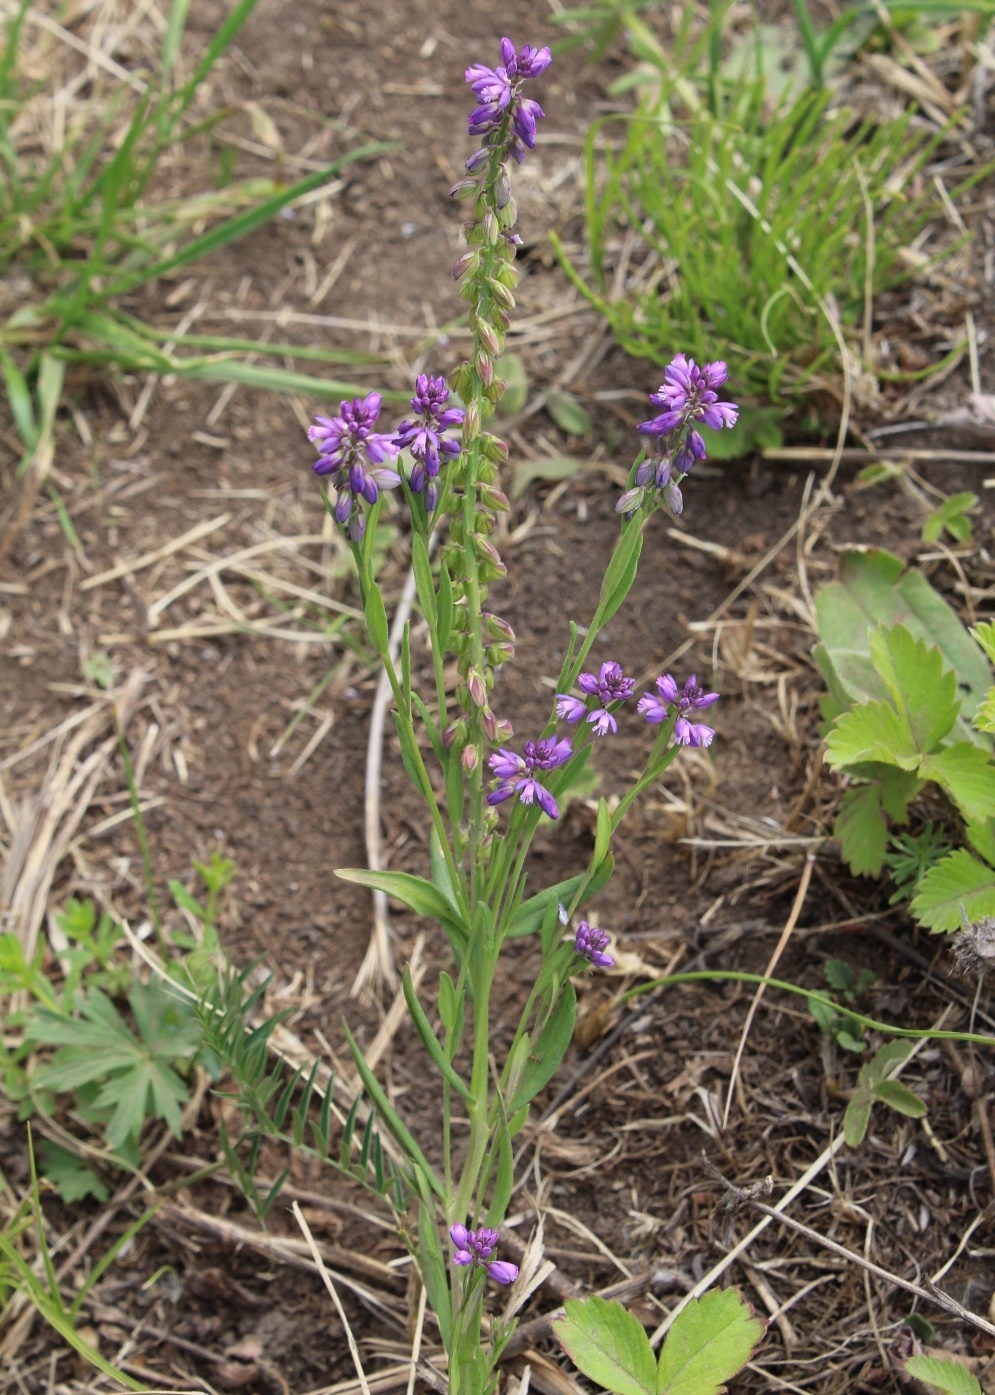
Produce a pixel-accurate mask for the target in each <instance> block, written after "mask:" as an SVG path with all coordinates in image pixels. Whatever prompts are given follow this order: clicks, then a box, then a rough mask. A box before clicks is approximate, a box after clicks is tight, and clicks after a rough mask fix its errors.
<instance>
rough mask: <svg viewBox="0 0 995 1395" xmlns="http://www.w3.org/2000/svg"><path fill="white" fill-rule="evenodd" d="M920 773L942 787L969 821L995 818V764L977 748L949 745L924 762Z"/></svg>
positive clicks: (962, 744) (965, 743)
mask: <svg viewBox="0 0 995 1395" xmlns="http://www.w3.org/2000/svg"><path fill="white" fill-rule="evenodd" d="M919 774H920V775H921V776H922V777H923V778H924V779H927V780H935V781H936V783H937V784H938V785H940V786H942V788H943V789H945V790H946V792H947V794H949V795H950V797H951V799H953V800H954V802H955V803H956V804H957V806H958V807H959V808H960V810H961V812H962V813H963V814H964V817H965V818H967V819H976V820H978V821H981V822H983V821H984V820H985V819H990V818H992V817H995V762H993V761H992V759H991V757H990V756H989V755H987V754H986V752H984V751H982V750H980V749H979V748H978V747H977V746H972V745H970V744H969V743H968V742H966V741H959V742H958V743H957V745H956V746H945V747H944V749H943V750H942V751H938V752H937V753H936V755H932V756H927V757H926V758H925V759H924V760H923V762H922V764H921V765H920V767H919Z"/></svg>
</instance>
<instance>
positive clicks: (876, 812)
mask: <svg viewBox="0 0 995 1395" xmlns="http://www.w3.org/2000/svg"><path fill="white" fill-rule="evenodd" d="M833 833H834V835H835V837H837V838H838V839H839V842H840V852H841V853H842V854H843V858H844V860H845V861H846V863H847V864H848V866H849V868H850V871H851V872H853V873H854V875H855V876H858V877H864V876H872V877H876V876H878V875H879V873H880V871H881V868H882V867H883V866H884V855H885V853H886V851H887V849H888V825H887V823H886V822H885V819H884V815H883V814H882V812H881V792H880V789H879V787H878V786H877V785H861V786H860V787H859V788H858V789H852V790H847V792H846V794H845V795H844V796H843V798H842V799H841V800H840V807H839V809H838V810H837V813H836V822H835V823H834V824H833Z"/></svg>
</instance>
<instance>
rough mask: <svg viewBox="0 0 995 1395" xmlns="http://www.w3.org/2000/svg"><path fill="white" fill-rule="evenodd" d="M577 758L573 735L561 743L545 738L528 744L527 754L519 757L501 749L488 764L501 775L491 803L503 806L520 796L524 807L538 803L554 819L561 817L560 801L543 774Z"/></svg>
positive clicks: (489, 802) (490, 758) (496, 773)
mask: <svg viewBox="0 0 995 1395" xmlns="http://www.w3.org/2000/svg"><path fill="white" fill-rule="evenodd" d="M572 755H573V743H572V742H571V740H570V738H569V736H566V737H564V738H563V739H562V740H561V741H557V740H556V738H555V737H554V736H544V737H543V738H542V740H540V741H526V743H525V753H524V755H521V756H520V755H517V754H516V752H514V751H509V750H507V749H506V748H505V747H504V746H500V747H498V749H497V750H496V751H495V752H494V754H493V755H492V756H491V757H489V759H488V762H487V764H488V765H489V766H490V767H491V769H492V770H493V771H494V774H495V775H497V776H498V784H497V786H496V788H495V789H493V790H491V792H490V794H489V795H488V796H487V802H488V804H501V803H503V801H504V800H506V799H511V797H512V796H513V795H516V794H517V795H518V799H519V803H521V804H538V805H539V807H540V808H541V809H542V811H543V813H545V814H548V815H549V817H550V818H551V819H555V818H557V817H558V816H559V812H560V811H559V809H558V808H557V807H556V800H555V799H554V798H553V796H552V795H551V794H550V792H549V790H548V789H546V787H545V785H543V784H542V782H541V780H540V778H539V772H541V771H545V770H555V769H556V767H557V766H559V765H563V764H564V763H565V762H566V761H568V760H569V759H570V757H571V756H572Z"/></svg>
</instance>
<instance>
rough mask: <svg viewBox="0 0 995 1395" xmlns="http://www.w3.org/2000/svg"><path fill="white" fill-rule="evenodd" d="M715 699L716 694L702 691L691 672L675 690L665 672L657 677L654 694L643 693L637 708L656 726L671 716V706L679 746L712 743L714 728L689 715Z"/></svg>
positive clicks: (717, 698) (716, 700)
mask: <svg viewBox="0 0 995 1395" xmlns="http://www.w3.org/2000/svg"><path fill="white" fill-rule="evenodd" d="M718 700H719V694H718V693H706V692H705V691H704V689H703V688H702V687H701V686H700V684H699V682H698V675H697V674H695V673H692V675H691V677H690V678H689V679H688V680H687V682H686V683H685V684H684V687H683V688H680V689H678V687H677V684H676V683H675V682H674V679H673V678H672V677H671V675H670V674H669V673H664V674H662V675H661V677H659V678H658V679H657V680H656V692H655V693H643V695H642V697H641V698H640V699H639V703H638V706H637V711H639V712H641V713H642V714H643V716H644V717H645V718H646V720H647V722H649V723H651V724H652V725H654V726H659V724H660V723H661V722H665V721H667V719H668V718H669V717H670V716H671V715H672V714H671V709H672V708H676V709H677V721H676V722H675V724H674V740H675V741H676V742H677V744H678V746H711V744H712V738H713V737H714V735H715V731H714V729H713V728H712V727H709V726H706V725H705V723H704V722H701V721H699V720H698V719H697V718H696V717H694V716H693V715H692V714H693V713H694V712H697V711H701V710H703V709H704V708H707V707H711V705H712V703H713V702H718Z"/></svg>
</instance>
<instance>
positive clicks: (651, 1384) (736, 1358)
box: [553, 1288, 767, 1395]
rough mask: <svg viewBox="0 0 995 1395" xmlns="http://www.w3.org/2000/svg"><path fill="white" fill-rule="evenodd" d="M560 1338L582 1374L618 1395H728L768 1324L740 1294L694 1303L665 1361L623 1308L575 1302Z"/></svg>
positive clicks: (727, 1292) (557, 1325)
mask: <svg viewBox="0 0 995 1395" xmlns="http://www.w3.org/2000/svg"><path fill="white" fill-rule="evenodd" d="M564 1308H565V1311H564V1314H563V1316H562V1317H558V1318H555V1319H554V1321H553V1331H554V1333H555V1335H556V1338H557V1340H558V1341H559V1343H560V1345H561V1346H562V1347H563V1350H564V1351H565V1352H566V1353H567V1355H568V1356H569V1357H570V1359H571V1361H573V1363H574V1365H575V1366H576V1367H577V1369H578V1370H579V1371H580V1372H581V1373H582V1374H583V1375H585V1376H586V1377H587V1379H588V1380H590V1381H593V1382H594V1384H595V1385H597V1386H600V1387H601V1388H602V1389H604V1390H608V1391H612V1392H613V1395H721V1392H722V1391H724V1390H725V1389H726V1381H728V1380H730V1379H731V1378H732V1377H733V1376H734V1375H736V1374H737V1372H739V1371H741V1370H742V1369H743V1367H744V1366H745V1365H746V1363H747V1362H748V1361H749V1360H750V1358H751V1357H752V1355H753V1353H754V1351H755V1350H756V1347H757V1344H758V1343H759V1341H760V1339H761V1338H762V1337H763V1335H764V1332H765V1330H766V1326H767V1324H766V1323H765V1322H763V1321H762V1320H761V1319H760V1318H758V1317H755V1316H754V1313H753V1309H752V1308H751V1307H750V1305H749V1304H748V1303H747V1302H746V1301H745V1300H744V1299H743V1297H742V1295H741V1294H740V1293H739V1292H738V1290H736V1289H734V1288H729V1289H722V1290H720V1289H712V1291H711V1292H710V1293H706V1294H705V1295H704V1297H703V1298H700V1299H692V1300H691V1302H690V1303H688V1304H687V1306H686V1307H684V1308H683V1309H682V1310H681V1312H680V1313H678V1315H677V1317H676V1318H675V1319H674V1322H673V1324H672V1325H671V1328H670V1331H669V1332H668V1333H667V1337H666V1340H665V1341H664V1344H663V1349H662V1350H661V1352H660V1358H659V1360H657V1358H656V1355H655V1354H654V1351H653V1348H652V1347H651V1346H650V1341H649V1338H648V1337H647V1335H646V1333H645V1331H644V1330H643V1325H642V1323H641V1322H640V1321H639V1320H638V1318H636V1317H635V1316H634V1315H633V1314H632V1313H630V1312H628V1311H627V1310H626V1309H625V1308H623V1307H622V1305H621V1303H616V1302H614V1301H607V1302H606V1300H605V1299H603V1298H585V1299H568V1301H567V1302H566V1304H565V1305H564Z"/></svg>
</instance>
